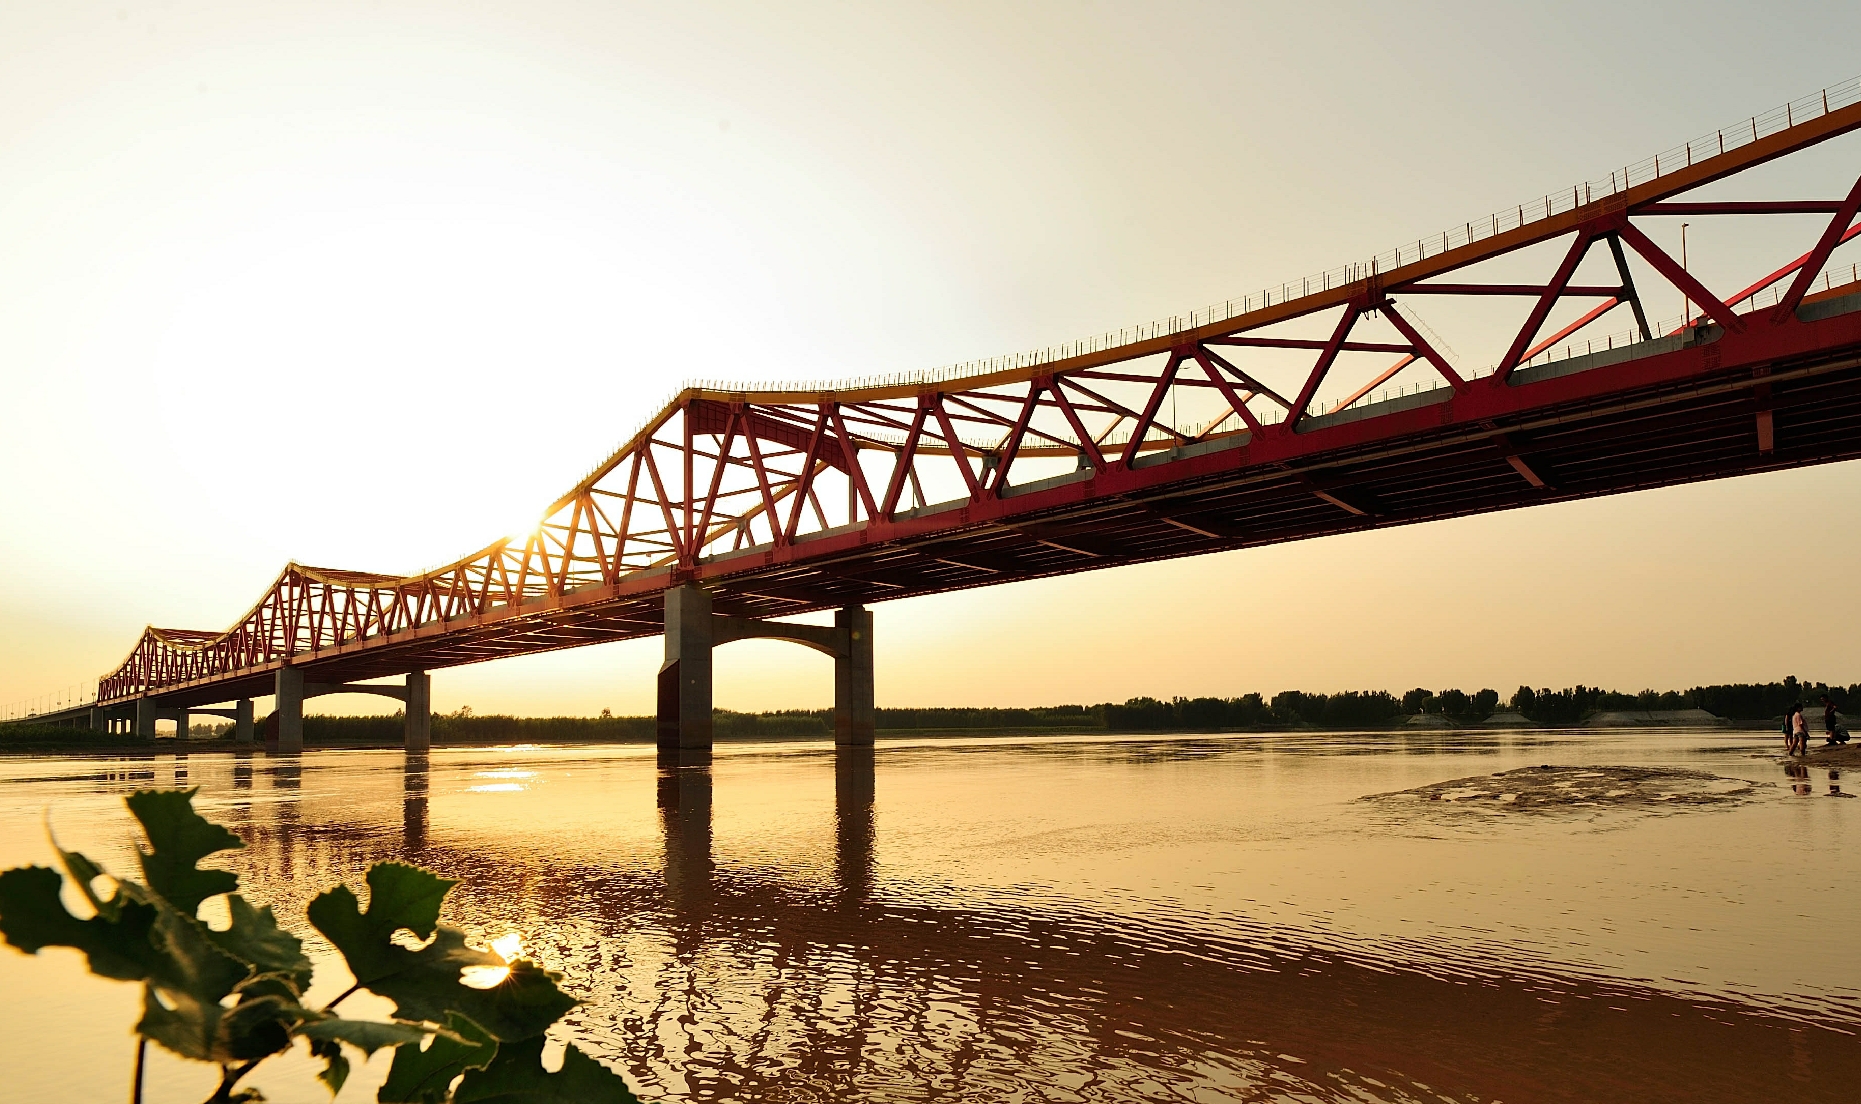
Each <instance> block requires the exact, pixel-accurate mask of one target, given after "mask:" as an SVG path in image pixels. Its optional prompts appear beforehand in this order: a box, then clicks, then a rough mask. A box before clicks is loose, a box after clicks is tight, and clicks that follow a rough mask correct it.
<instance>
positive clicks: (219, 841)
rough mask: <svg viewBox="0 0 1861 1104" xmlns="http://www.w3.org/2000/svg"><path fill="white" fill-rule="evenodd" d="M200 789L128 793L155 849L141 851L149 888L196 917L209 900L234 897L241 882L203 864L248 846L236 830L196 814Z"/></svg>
mask: <svg viewBox="0 0 1861 1104" xmlns="http://www.w3.org/2000/svg"><path fill="white" fill-rule="evenodd" d="M195 792H196V790H138V791H136V792H135V793H133V794H130V795H129V798H128V800H127V804H128V805H129V811H130V812H131V813H134V814H135V816H136V819H137V820H139V821H141V822H142V830H143V832H144V833H146V834H147V835H148V837H149V844H150V845H151V846H152V847H154V849H155V850H153V851H141V850H138V852H137V853H138V854H139V855H141V856H142V876H143V877H144V878H147V879H148V883H149V888H150V889H152V890H154V891H155V892H156V893H157V894H159V895H160V896H161V897H163V898H164V899H165V900H167V902H168V903H169V904H171V905H173V906H174V908H175V911H176V912H179V913H181V914H183V915H185V916H189V917H191V916H193V915H194V914H195V913H196V912H198V911H199V910H200V903H201V902H202V901H204V900H206V899H207V898H209V897H214V896H218V895H219V894H222V893H230V892H232V891H233V890H234V889H235V888H237V887H238V885H239V878H238V877H237V876H236V875H234V874H233V873H231V872H230V871H226V870H202V869H200V868H199V863H200V860H202V859H204V858H206V857H207V856H208V855H211V854H214V853H215V852H219V851H236V850H238V849H240V848H242V847H244V846H245V841H243V840H241V839H240V838H239V837H238V836H236V835H234V834H233V833H232V832H230V831H228V830H226V829H225V828H223V827H221V826H220V825H218V824H215V823H213V822H212V821H210V820H208V819H206V818H205V817H203V816H201V815H200V814H199V813H197V812H195V811H194V794H195Z"/></svg>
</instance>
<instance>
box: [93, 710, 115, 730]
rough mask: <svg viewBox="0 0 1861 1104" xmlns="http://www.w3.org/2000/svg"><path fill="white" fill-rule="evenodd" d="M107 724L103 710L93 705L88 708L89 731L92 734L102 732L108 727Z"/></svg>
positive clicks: (107, 720)
mask: <svg viewBox="0 0 1861 1104" xmlns="http://www.w3.org/2000/svg"><path fill="white" fill-rule="evenodd" d="M109 724H110V722H109V719H108V717H107V716H106V714H105V713H104V711H103V710H101V709H99V708H98V707H96V706H94V705H93V706H91V707H90V730H91V731H92V732H102V731H104V730H105V729H106V728H107V727H109Z"/></svg>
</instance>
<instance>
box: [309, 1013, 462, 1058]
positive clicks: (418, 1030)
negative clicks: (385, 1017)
mask: <svg viewBox="0 0 1861 1104" xmlns="http://www.w3.org/2000/svg"><path fill="white" fill-rule="evenodd" d="M297 1033H298V1034H299V1035H302V1036H304V1037H305V1038H308V1039H319V1040H328V1041H330V1042H344V1043H348V1044H349V1045H350V1046H352V1047H354V1048H356V1049H357V1050H359V1051H361V1052H362V1053H363V1054H373V1053H375V1052H376V1051H377V1050H380V1049H381V1048H382V1047H397V1046H400V1045H402V1044H403V1043H418V1042H419V1041H420V1040H422V1039H424V1038H426V1037H427V1036H428V1035H431V1034H432V1033H433V1032H432V1031H431V1030H429V1029H427V1028H424V1027H421V1026H419V1025H418V1024H409V1023H381V1022H378V1021H376V1020H345V1019H343V1018H341V1017H340V1016H331V1017H330V1018H328V1019H326V1020H316V1021H314V1022H312V1023H307V1024H305V1025H304V1026H303V1027H300V1028H298V1029H297Z"/></svg>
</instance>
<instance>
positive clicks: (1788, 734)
mask: <svg viewBox="0 0 1861 1104" xmlns="http://www.w3.org/2000/svg"><path fill="white" fill-rule="evenodd" d="M1798 710H1799V707H1798V706H1794V705H1791V706H1786V707H1785V708H1784V711H1783V753H1784V754H1785V755H1795V754H1796V715H1797V712H1798Z"/></svg>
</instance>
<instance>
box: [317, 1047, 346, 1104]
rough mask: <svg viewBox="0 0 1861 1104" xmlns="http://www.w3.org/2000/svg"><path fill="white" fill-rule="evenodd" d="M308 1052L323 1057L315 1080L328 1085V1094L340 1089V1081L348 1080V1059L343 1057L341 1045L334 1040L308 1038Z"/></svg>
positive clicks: (333, 1094)
mask: <svg viewBox="0 0 1861 1104" xmlns="http://www.w3.org/2000/svg"><path fill="white" fill-rule="evenodd" d="M310 1053H311V1055H312V1056H313V1057H316V1058H321V1059H323V1072H322V1073H319V1074H317V1080H319V1081H321V1082H323V1083H324V1084H325V1085H328V1086H329V1087H330V1095H331V1096H335V1095H336V1094H337V1093H339V1092H341V1091H342V1083H343V1082H344V1081H347V1080H349V1059H347V1058H345V1057H343V1052H342V1047H340V1046H338V1045H337V1044H336V1042H335V1041H334V1040H325V1039H312V1040H310Z"/></svg>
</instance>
